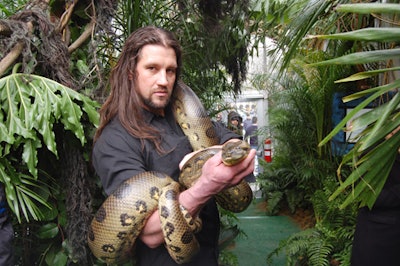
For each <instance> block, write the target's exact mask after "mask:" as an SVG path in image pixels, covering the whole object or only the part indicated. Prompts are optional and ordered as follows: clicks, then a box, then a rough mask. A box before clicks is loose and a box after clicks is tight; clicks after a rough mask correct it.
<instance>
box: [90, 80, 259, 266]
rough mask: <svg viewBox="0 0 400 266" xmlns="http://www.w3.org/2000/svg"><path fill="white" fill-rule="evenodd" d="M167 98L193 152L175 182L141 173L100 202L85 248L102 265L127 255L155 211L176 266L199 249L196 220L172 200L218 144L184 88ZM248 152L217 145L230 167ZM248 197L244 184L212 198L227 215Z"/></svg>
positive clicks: (237, 145) (243, 145)
mask: <svg viewBox="0 0 400 266" xmlns="http://www.w3.org/2000/svg"><path fill="white" fill-rule="evenodd" d="M171 100H172V108H173V112H174V116H175V118H176V120H177V122H178V123H179V125H180V127H181V128H182V130H183V132H184V134H185V135H186V136H187V137H188V138H189V141H190V144H191V145H192V147H193V150H199V152H197V153H196V154H195V155H194V156H193V157H191V158H190V159H189V160H188V161H187V162H186V163H185V165H184V166H183V167H182V170H181V174H180V177H179V183H178V182H176V181H174V180H173V179H172V178H171V177H169V176H167V175H166V174H164V173H161V172H152V171H149V172H144V173H140V174H138V175H135V176H133V177H131V178H129V179H128V180H126V181H125V182H123V183H122V184H121V185H120V186H119V187H118V188H117V189H116V190H115V191H114V192H113V193H112V194H111V195H109V196H108V197H107V198H106V200H105V201H104V202H103V204H102V205H101V206H100V208H99V210H98V211H97V213H96V214H95V217H94V218H93V220H92V222H91V224H90V227H89V233H88V244H89V247H90V249H91V251H92V253H93V255H94V256H95V257H97V258H98V259H100V260H102V261H104V262H106V263H107V264H119V263H123V262H125V261H127V260H128V259H130V258H131V257H132V256H133V254H132V252H133V250H134V248H133V247H134V244H135V240H136V239H137V237H138V236H139V234H140V232H141V230H142V229H143V227H144V225H145V224H146V222H147V219H148V217H149V216H150V215H151V214H152V213H153V212H154V211H155V210H157V209H158V210H159V215H160V220H161V227H162V230H163V233H164V239H165V246H166V248H167V250H168V252H169V254H170V255H171V257H172V258H173V259H174V260H175V261H176V262H177V263H178V264H182V263H185V262H188V261H190V259H191V257H192V256H193V255H194V254H196V252H197V251H198V250H199V244H198V242H197V240H196V237H195V233H196V232H198V231H199V230H201V221H200V220H199V219H198V218H194V217H191V215H190V214H189V213H188V212H187V211H186V210H185V208H184V207H183V206H181V205H180V204H179V202H178V200H177V198H178V195H179V193H180V191H182V190H183V189H186V188H189V187H190V186H191V185H192V184H193V183H194V182H195V181H196V180H197V178H198V177H199V176H200V175H201V168H202V166H203V164H204V162H205V161H206V160H207V159H209V158H210V157H212V156H213V155H215V154H216V153H217V152H219V151H220V150H221V149H220V148H214V147H213V148H209V147H210V146H213V145H218V144H219V139H218V136H217V134H216V132H215V129H214V127H213V124H212V122H211V120H210V118H209V117H208V115H207V112H206V110H205V108H204V107H203V105H202V104H201V102H200V100H199V99H198V98H197V96H196V94H195V93H194V92H193V91H192V90H191V89H190V88H189V87H188V86H187V85H185V84H184V83H183V82H181V81H179V82H178V84H177V86H176V88H175V89H174V92H173V95H172V98H171ZM249 150H250V147H249V145H248V144H247V142H245V141H237V142H228V143H226V144H224V145H223V146H222V160H223V162H224V163H225V164H227V165H230V164H236V163H238V162H239V161H241V160H243V159H244V158H245V157H246V156H247V154H248V153H249ZM252 198H253V195H252V191H251V189H250V187H249V185H248V184H247V183H246V182H245V181H242V182H240V183H239V184H238V185H236V186H233V187H230V188H228V189H226V190H224V191H222V192H220V193H219V194H218V195H216V200H217V202H218V204H219V205H220V206H221V207H223V208H224V209H227V210H230V211H232V212H241V211H243V210H245V209H246V208H247V207H248V205H249V204H250V202H251V200H252Z"/></svg>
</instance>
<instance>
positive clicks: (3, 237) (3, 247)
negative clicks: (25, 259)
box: [0, 182, 14, 266]
mask: <svg viewBox="0 0 400 266" xmlns="http://www.w3.org/2000/svg"><path fill="white" fill-rule="evenodd" d="M13 240H14V230H13V227H12V222H11V219H10V217H9V212H8V208H7V200H6V194H5V191H4V185H3V183H1V182H0V265H1V266H14V253H13Z"/></svg>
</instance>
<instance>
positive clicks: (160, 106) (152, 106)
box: [142, 98, 170, 110]
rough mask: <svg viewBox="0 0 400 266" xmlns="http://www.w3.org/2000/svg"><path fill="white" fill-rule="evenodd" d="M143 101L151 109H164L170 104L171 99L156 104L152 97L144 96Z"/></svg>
mask: <svg viewBox="0 0 400 266" xmlns="http://www.w3.org/2000/svg"><path fill="white" fill-rule="evenodd" d="M142 101H143V103H144V105H146V106H147V107H149V109H151V110H163V109H164V108H165V107H166V106H167V105H168V104H169V102H170V99H168V100H167V101H165V102H164V103H162V104H156V103H155V102H153V101H152V100H151V99H144V98H142Z"/></svg>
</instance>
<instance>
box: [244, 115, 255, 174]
mask: <svg viewBox="0 0 400 266" xmlns="http://www.w3.org/2000/svg"><path fill="white" fill-rule="evenodd" d="M257 130H258V125H257V117H256V116H253V118H252V119H251V125H249V126H248V127H247V129H245V134H244V139H245V140H247V141H248V142H249V144H250V147H251V148H252V149H255V150H258V136H257ZM254 163H255V164H254V175H255V176H257V175H258V173H259V167H258V152H257V157H256V160H254Z"/></svg>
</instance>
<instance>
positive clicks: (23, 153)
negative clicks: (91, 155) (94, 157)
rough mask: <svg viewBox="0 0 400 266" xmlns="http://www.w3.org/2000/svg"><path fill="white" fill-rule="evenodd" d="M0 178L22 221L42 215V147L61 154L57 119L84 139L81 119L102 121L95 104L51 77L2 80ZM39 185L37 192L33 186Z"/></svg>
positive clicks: (14, 76)
mask: <svg viewBox="0 0 400 266" xmlns="http://www.w3.org/2000/svg"><path fill="white" fill-rule="evenodd" d="M0 103H1V105H0V106H1V109H0V120H1V121H2V123H1V124H0V132H1V134H0V143H1V146H0V173H1V175H0V182H2V183H4V184H5V189H6V195H7V200H8V203H9V205H10V207H11V209H12V211H13V212H14V213H15V214H16V216H17V218H18V221H19V222H21V217H22V216H23V217H24V218H25V219H26V220H27V221H29V220H30V215H31V216H32V218H33V219H34V220H40V219H42V218H43V214H42V211H40V208H39V207H38V206H37V204H36V203H40V204H42V205H44V206H46V207H48V208H50V206H49V204H47V194H48V193H47V192H46V190H45V189H46V186H44V187H43V188H42V187H41V186H40V182H36V181H37V180H38V168H37V165H38V149H40V148H41V147H42V146H43V145H44V146H45V147H46V148H47V149H48V150H49V151H50V152H52V153H53V154H54V155H55V156H57V144H56V139H55V138H56V136H55V133H54V130H53V125H54V124H55V123H61V124H62V125H63V126H64V129H65V130H67V131H68V130H69V131H71V132H73V133H74V135H75V137H76V138H77V139H79V141H80V143H81V145H84V144H85V142H86V135H85V131H84V128H83V120H85V119H86V120H87V121H90V122H91V123H92V124H93V125H97V123H98V114H97V111H96V107H97V104H96V103H95V102H93V101H92V100H90V99H89V98H87V97H85V96H83V95H81V94H79V93H77V92H75V91H73V90H71V89H69V88H67V87H65V86H63V85H61V84H58V83H56V82H54V81H52V80H50V79H47V78H44V77H40V76H36V75H26V74H18V73H13V74H11V75H9V76H6V77H4V78H2V79H0ZM34 188H36V189H37V190H39V191H40V192H39V191H35V189H34Z"/></svg>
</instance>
